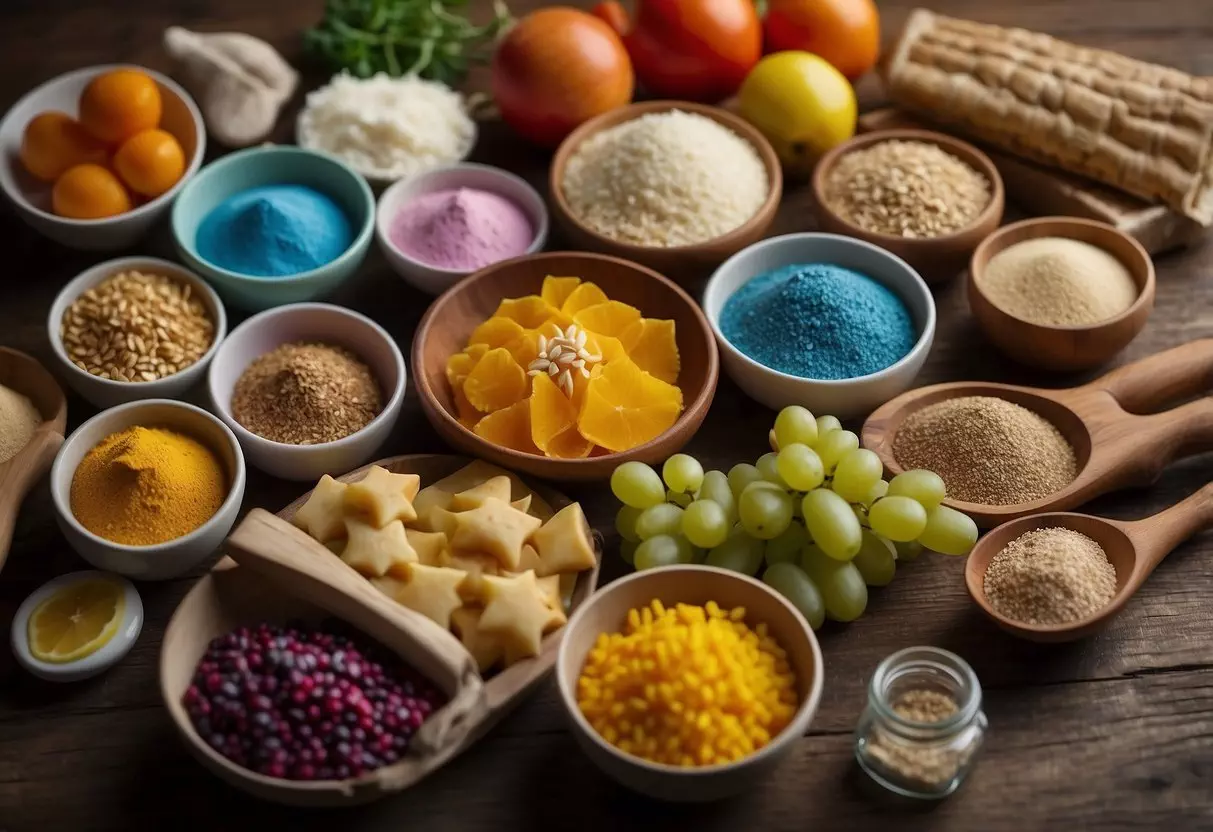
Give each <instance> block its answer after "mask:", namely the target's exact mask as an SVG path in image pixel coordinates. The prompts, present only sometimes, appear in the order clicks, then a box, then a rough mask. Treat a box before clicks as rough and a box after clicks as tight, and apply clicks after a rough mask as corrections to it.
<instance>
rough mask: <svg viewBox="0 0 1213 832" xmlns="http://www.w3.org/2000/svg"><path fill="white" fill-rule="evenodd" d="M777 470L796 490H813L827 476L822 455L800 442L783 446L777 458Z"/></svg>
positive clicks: (789, 485)
mask: <svg viewBox="0 0 1213 832" xmlns="http://www.w3.org/2000/svg"><path fill="white" fill-rule="evenodd" d="M775 470H776V471H777V472H778V473H779V476H780V477H781V478H782V479H783V481H784V482H785V483H787V484H788V487H790V488H792V489H795V490H796V491H812V490H813V489H814V488H817V487H818V486H819V485H821V484H822V482H824V481H825V478H826V472H825V468H823V467H822V465H821V457H819V456H818V455H817V452H816V451H814V450H813V449H812V448H810V447H809V446H808V445H802V444H800V443H799V442H795V443H792V444H791V445H784V446H783V449H782V450H780V452H779V455H778V456H777V457H776V458H775Z"/></svg>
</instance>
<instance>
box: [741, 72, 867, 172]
mask: <svg viewBox="0 0 1213 832" xmlns="http://www.w3.org/2000/svg"><path fill="white" fill-rule="evenodd" d="M737 108H738V111H739V112H740V113H741V117H742V118H744V119H745V120H746V121H748V122H750V123H751V124H753V125H754V126H755V127H757V128H758V129H759V130H760V131H762V133H763V135H765V136H766V137H767V139H769V140H770V142H771V145H772V146H773V147H774V148H775V152H776V153H778V154H779V159H780V161H781V162H783V165H784V168H785V169H786V170H787V171H788V172H789V173H795V174H803V175H808V174H809V173H811V172H812V170H813V165H814V164H816V162H817V159H818V158H819V157H820V156H821V155H822V154H823V153H825V152H826V151H827V150H829V149H830V148H832V147H834V146H835V145H838V144H841V143H842V142H845V141H846V140H847V139H849V138H851V136H853V135H854V134H855V118H856V113H857V109H858V108H857V105H856V103H855V90H854V89H853V88H852V87H851V82H850V81H848V80H847V79H846V78H845V77H844V76H843V74H842V73H841V72H839V71H838V70H837V69H835V68H834V67H833V66H832V65H831V64H830V63H829V62H828V61H826V60H824V59H823V58H819V57H818V56H816V55H814V54H812V53H810V52H776V53H775V54H773V55H768V56H767V57H765V58H763V59H762V60H761V61H759V62H758V64H757V65H756V66H755V67H754V69H752V70H751V71H750V74H749V75H748V76H746V79H745V83H743V84H742V85H741V91H740V92H739V93H738V94H737Z"/></svg>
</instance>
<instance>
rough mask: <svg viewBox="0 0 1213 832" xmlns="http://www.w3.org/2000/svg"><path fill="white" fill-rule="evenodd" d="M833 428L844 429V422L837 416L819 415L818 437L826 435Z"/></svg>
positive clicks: (819, 438)
mask: <svg viewBox="0 0 1213 832" xmlns="http://www.w3.org/2000/svg"><path fill="white" fill-rule="evenodd" d="M832 430H842V422H840V421H838V417H836V416H818V417H817V439H818V441H820V440H821V437H823V436H825V435H826V434H827V433H829V432H830V431H832Z"/></svg>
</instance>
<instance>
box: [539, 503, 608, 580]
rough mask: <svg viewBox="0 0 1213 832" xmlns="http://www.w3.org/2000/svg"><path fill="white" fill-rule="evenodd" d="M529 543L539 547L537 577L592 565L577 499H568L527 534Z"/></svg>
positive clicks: (589, 540) (591, 545)
mask: <svg viewBox="0 0 1213 832" xmlns="http://www.w3.org/2000/svg"><path fill="white" fill-rule="evenodd" d="M531 543H533V544H534V546H535V548H536V549H537V550H538V551H539V561H540V567H539V568H538V569H536V570H535V574H536V575H538V576H539V577H541V578H545V577H547V576H548V575H557V574H560V573H562V572H581V571H583V570H585V569H592V568H593V567H594V563H595V562H596V560H595V557H594V541H593V539H592V538H591V537H590V524H589V523H587V522H586V520H585V514H584V513H583V512H582V511H581V504H580V503H569V504H568V505H567V506H565V507H564V508H562V509H561V510H560V511H558V512H556V514H555V515H554V516H553V517H552V519H551V520H549V521H547V522H546V523H544V524H543V528H541V529H539V531H537V532H535V533H534V535H532V536H531Z"/></svg>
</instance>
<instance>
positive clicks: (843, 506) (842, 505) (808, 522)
mask: <svg viewBox="0 0 1213 832" xmlns="http://www.w3.org/2000/svg"><path fill="white" fill-rule="evenodd" d="M804 523H805V526H806V527H807V528H808V530H809V534H810V535H811V536H812V538H813V541H814V542H815V543H816V544H817V545H818V546H820V547H821V549H822V551H824V552H825V553H826V554H827V555H829V556H830V557H832V558H834V559H835V560H850V559H851V558H853V557H855V555H856V554H857V553H858V552H859V546H860V544H861V543H862V542H863V535H862V532H863V527H862V526H861V525H860V524H859V519H858V518H856V517H855V512H854V511H852V510H851V504H850V503H848V502H847V501H846V500H844V499H842V497H839V496H838V495H837V494H835V493H834V492H833V491H830V490H829V489H828V488H818V489H817V490H816V491H810V492H809V493H808V494H805V495H804Z"/></svg>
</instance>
